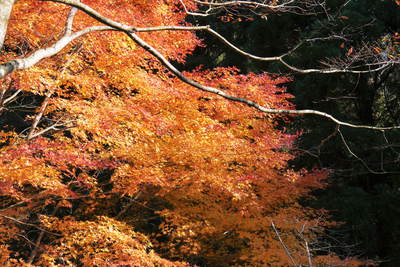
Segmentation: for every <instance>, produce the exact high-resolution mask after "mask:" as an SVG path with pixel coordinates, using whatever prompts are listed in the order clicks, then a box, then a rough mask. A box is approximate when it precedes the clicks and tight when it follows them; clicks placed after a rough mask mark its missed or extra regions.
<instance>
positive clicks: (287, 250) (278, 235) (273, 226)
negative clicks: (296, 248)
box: [271, 220, 298, 267]
mask: <svg viewBox="0 0 400 267" xmlns="http://www.w3.org/2000/svg"><path fill="white" fill-rule="evenodd" d="M271 225H272V228H273V229H274V231H275V234H276V236H277V237H278V239H279V242H280V243H281V245H282V247H283V249H284V250H285V252H286V255H287V256H288V257H289V259H290V261H291V262H292V263H293V266H295V267H296V266H298V265H297V263H296V262H295V261H294V259H293V257H292V254H290V251H289V249H288V248H287V246H286V245H285V243H284V242H283V240H282V238H281V235H280V234H279V232H278V229H276V227H275V224H274V221H272V220H271Z"/></svg>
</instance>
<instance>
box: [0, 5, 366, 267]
mask: <svg viewBox="0 0 400 267" xmlns="http://www.w3.org/2000/svg"><path fill="white" fill-rule="evenodd" d="M179 2H180V1H173V0H170V1H163V0H151V1H150V0H140V1H125V0H120V1H97V0H88V1H85V3H86V4H88V5H90V6H92V7H93V8H95V9H96V10H98V11H99V12H101V13H102V14H104V15H106V16H108V17H110V18H113V19H115V20H118V21H121V22H125V23H127V24H130V25H137V26H160V25H182V24H185V22H184V19H185V13H184V12H183V11H182V10H181V9H180V5H179ZM68 10H69V9H68V8H66V7H65V6H63V5H59V4H54V3H48V2H41V1H33V0H26V1H19V2H18V3H16V4H15V6H14V11H13V17H12V19H11V23H10V27H9V31H8V36H7V41H6V44H5V46H4V51H3V52H4V53H3V54H2V55H1V60H2V61H6V60H7V59H10V58H13V57H15V56H21V55H26V54H29V53H31V52H32V51H35V50H37V49H40V48H41V47H43V46H45V45H48V44H51V43H52V42H54V41H55V38H56V37H57V36H59V35H61V34H62V33H63V30H64V29H63V27H64V22H65V19H66V16H67V13H68ZM21 18H22V19H21ZM96 24H98V22H96V21H95V20H94V19H92V18H90V17H89V16H87V15H85V14H84V13H83V12H80V11H79V12H78V13H77V15H76V17H75V20H74V31H76V30H80V29H82V28H84V27H87V26H91V25H96ZM141 37H142V38H144V39H145V40H147V41H148V42H149V43H151V44H152V45H153V46H155V47H156V48H157V49H159V50H160V51H161V52H162V53H164V54H165V55H167V57H168V59H170V60H174V61H177V62H180V63H184V60H185V56H187V55H188V54H189V53H191V52H192V51H193V50H194V48H195V47H196V46H198V45H200V44H201V42H200V41H199V40H198V39H197V38H196V36H195V35H194V34H193V33H190V32H180V31H160V32H152V33H142V34H141ZM187 75H188V76H190V77H191V78H193V79H195V80H197V81H199V82H202V83H204V84H207V85H210V86H211V85H212V86H214V87H218V88H220V89H222V90H229V92H230V93H231V94H233V95H236V96H242V97H246V98H249V99H252V100H254V101H256V102H258V103H260V104H263V105H266V106H268V107H271V108H286V109H288V108H293V105H292V104H290V103H289V102H288V99H289V98H291V96H290V95H289V94H287V93H285V90H284V88H283V87H282V84H283V83H286V82H288V79H287V78H284V77H271V76H269V75H266V74H260V75H256V74H247V75H243V74H240V71H239V70H237V69H235V68H216V69H212V70H202V69H200V68H199V69H196V70H195V71H193V72H191V73H187ZM1 86H2V87H1V90H3V91H4V92H5V93H6V94H12V93H14V92H16V91H18V90H21V91H22V92H23V97H21V98H20V99H18V100H17V101H16V102H14V103H10V104H9V106H7V107H5V108H3V107H2V109H1V112H3V114H7V115H8V116H9V115H10V114H11V113H14V114H16V115H18V117H23V121H24V123H26V124H27V125H33V122H34V121H35V120H37V119H39V120H40V122H39V124H38V126H37V127H36V128H35V129H34V130H35V131H36V132H40V131H42V132H43V133H42V134H41V135H38V136H36V137H35V138H25V137H26V132H27V131H29V127H26V128H25V129H21V127H16V125H13V124H12V123H10V124H8V123H3V124H2V125H0V126H1V131H0V208H1V210H0V240H1V246H0V264H1V265H4V266H6V265H9V264H14V265H23V264H25V265H26V266H29V265H30V264H34V265H43V266H96V265H97V266H188V265H203V266H206V265H207V266H287V265H291V264H292V262H291V258H294V259H295V261H296V262H298V263H306V262H307V261H308V260H309V259H308V258H309V256H310V255H308V252H309V251H308V248H306V247H305V245H304V244H305V242H307V244H308V243H310V244H311V243H314V242H316V241H318V237H319V234H321V233H322V228H321V227H323V226H326V225H328V224H329V222H328V221H327V219H326V216H325V214H324V211H323V210H313V209H307V208H304V207H302V206H301V205H300V204H299V202H298V201H299V199H301V198H305V197H308V196H309V193H310V191H311V190H314V189H317V188H322V187H324V186H325V184H324V182H323V179H324V178H325V177H326V175H327V173H326V172H323V171H314V172H307V171H293V170H291V169H290V167H289V166H288V163H287V162H288V160H290V159H292V158H293V156H292V155H291V154H289V153H288V152H287V151H288V150H289V148H290V147H291V146H292V145H293V141H294V140H295V138H296V135H290V134H287V133H285V132H284V131H283V130H278V128H277V126H279V125H278V123H282V122H288V120H287V118H285V117H283V116H281V117H279V116H270V115H263V114H260V113H257V112H256V111H254V110H252V109H250V108H248V107H245V106H244V105H241V104H234V103H230V102H228V101H226V100H223V99H222V98H219V97H216V96H210V95H208V94H206V93H203V92H200V91H197V90H196V89H193V88H189V87H188V86H187V85H185V84H183V83H182V82H181V81H180V80H178V79H176V78H174V77H173V76H171V74H170V73H169V72H168V71H167V70H166V69H165V68H164V67H163V66H162V65H160V63H158V62H157V61H156V60H155V59H154V58H153V57H152V56H150V55H149V54H146V52H145V51H144V50H143V49H141V48H139V47H137V46H136V45H135V44H133V43H132V42H131V41H130V40H129V39H127V37H126V36H125V35H124V34H122V33H118V32H100V33H92V34H90V35H87V36H84V37H82V38H80V39H78V40H75V41H74V42H72V43H71V44H70V45H69V46H68V47H67V48H66V49H64V50H63V51H62V52H61V53H59V54H58V55H56V56H53V57H51V58H49V59H46V60H43V61H42V62H40V63H39V64H38V65H36V66H35V67H33V68H30V69H27V70H23V71H19V72H16V73H13V74H12V75H10V76H8V78H7V80H4V81H2V84H1ZM44 101H47V102H46V105H45V106H43V102H44ZM41 107H44V108H45V109H44V110H43V109H42V111H43V112H42V111H41ZM5 109H7V112H5V111H4V110H5ZM26 109H28V110H26ZM41 112H42V113H43V114H42V115H41V116H43V117H39V118H38V117H37V116H38V114H40V113H41ZM52 124H57V125H58V126H57V127H53V128H52V127H51V125H52ZM46 129H47V130H46ZM275 226H276V227H275ZM283 247H288V249H289V252H288V251H285V249H283ZM313 261H314V263H315V264H331V265H340V264H342V265H346V266H350V265H355V266H356V265H358V264H359V262H358V261H353V260H351V259H347V261H346V260H345V261H341V260H340V259H339V257H337V256H335V255H331V254H326V255H318V254H315V255H314V258H313Z"/></svg>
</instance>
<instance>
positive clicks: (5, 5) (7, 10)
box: [0, 0, 15, 50]
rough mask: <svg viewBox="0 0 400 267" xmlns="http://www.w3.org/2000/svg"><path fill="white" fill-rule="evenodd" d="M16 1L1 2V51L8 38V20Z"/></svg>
mask: <svg viewBox="0 0 400 267" xmlns="http://www.w3.org/2000/svg"><path fill="white" fill-rule="evenodd" d="M14 2H15V0H0V50H1V49H2V48H3V44H4V39H5V37H6V32H7V25H8V20H9V19H10V14H11V9H12V6H13V4H14Z"/></svg>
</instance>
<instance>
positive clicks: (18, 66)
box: [0, 26, 110, 79]
mask: <svg viewBox="0 0 400 267" xmlns="http://www.w3.org/2000/svg"><path fill="white" fill-rule="evenodd" d="M105 30H110V27H107V26H94V27H89V28H86V29H84V30H82V31H79V32H76V33H73V34H71V35H64V36H63V37H61V38H60V39H59V40H58V41H57V42H56V43H55V44H53V45H52V46H49V47H46V48H42V49H39V50H36V51H35V52H33V53H32V54H31V55H29V56H27V57H25V58H19V59H13V60H11V61H9V62H6V63H3V64H1V65H0V79H1V78H3V77H4V76H6V75H8V74H10V73H12V72H13V71H16V70H23V69H27V68H30V67H32V66H34V65H35V64H37V63H38V62H39V61H41V60H42V59H44V58H48V57H51V56H54V55H56V54H57V53H59V52H60V51H61V50H62V49H63V48H64V47H66V46H67V45H68V44H69V43H71V42H72V41H73V40H75V39H76V38H78V37H80V36H82V35H84V34H87V33H90V32H94V31H105Z"/></svg>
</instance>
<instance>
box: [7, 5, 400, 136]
mask: <svg viewBox="0 0 400 267" xmlns="http://www.w3.org/2000/svg"><path fill="white" fill-rule="evenodd" d="M43 1H51V2H58V3H63V4H67V5H70V6H73V7H76V8H78V9H80V10H82V11H84V12H85V13H87V14H88V15H90V16H91V17H93V18H95V19H97V20H98V21H100V22H102V23H104V24H106V25H109V27H107V26H96V27H89V28H86V29H84V30H82V31H79V32H77V33H74V34H71V35H69V34H68V33H67V34H66V35H65V36H63V37H62V38H61V39H60V40H59V41H58V42H56V43H55V44H54V45H52V46H50V47H48V48H45V49H40V50H38V51H36V52H34V53H33V54H32V55H30V56H28V57H26V58H24V59H15V60H12V61H10V62H7V63H5V64H2V65H0V78H2V77H4V76H5V75H7V74H9V73H11V72H12V71H14V70H17V69H25V68H28V67H30V66H33V65H34V64H36V63H37V62H39V61H40V60H41V59H43V58H45V57H50V56H53V55H55V54H57V53H58V52H59V51H60V50H61V49H62V48H64V47H65V46H66V45H67V44H68V43H69V42H71V41H72V40H74V39H76V38H78V37H80V36H82V35H83V34H86V33H89V32H93V31H104V30H119V31H123V32H125V33H126V34H127V35H128V36H129V37H130V38H131V39H132V40H133V41H135V42H136V43H137V44H138V45H139V46H141V47H142V48H144V49H145V50H146V51H148V52H149V53H150V54H152V55H153V56H155V57H156V58H157V59H158V60H159V61H160V62H161V63H162V64H163V65H164V66H165V67H166V68H167V69H169V70H170V71H171V72H172V73H173V74H175V75H176V76H177V77H178V78H179V79H180V80H181V81H183V82H185V83H187V84H189V85H191V86H193V87H195V88H197V89H200V90H202V91H205V92H209V93H213V94H216V95H219V96H221V97H223V98H226V99H228V100H231V101H235V102H240V103H243V104H245V105H247V106H249V107H253V108H255V109H257V110H259V111H261V112H264V113H272V114H297V115H317V116H321V117H325V118H327V119H329V120H331V121H333V122H334V123H336V124H337V125H342V126H348V127H352V128H364V129H370V130H390V129H400V126H394V127H374V126H368V125H355V124H351V123H347V122H343V121H340V120H338V119H336V118H335V117H333V116H332V115H330V114H328V113H325V112H321V111H317V110H311V109H304V110H286V109H272V108H268V107H264V106H261V105H259V104H257V103H255V102H253V101H251V100H248V99H244V98H240V97H236V96H232V95H229V94H227V93H225V92H224V91H222V90H220V89H217V88H213V87H210V86H205V85H202V84H200V83H198V82H196V81H194V80H191V79H190V78H188V77H186V76H185V75H184V74H183V73H182V72H180V71H179V70H178V69H177V68H175V67H174V66H173V65H172V64H171V62H169V61H168V60H167V59H166V58H165V57H164V56H163V55H162V54H161V53H160V52H159V51H158V50H156V49H155V48H154V47H152V46H150V45H149V44H148V43H146V42H145V41H144V40H142V39H141V38H140V37H139V36H137V35H136V34H135V33H134V32H145V31H155V30H196V29H202V30H205V29H209V27H208V26H200V27H180V26H162V27H151V28H141V29H140V28H135V27H131V26H128V25H124V24H122V23H119V22H115V21H113V20H111V19H109V18H106V17H104V16H102V15H101V14H99V13H98V12H97V11H95V10H93V9H92V8H90V7H89V6H87V5H85V4H82V3H80V2H79V1H75V0H43ZM209 31H210V32H211V33H213V34H215V36H219V37H220V39H221V40H225V39H224V38H223V37H222V36H220V35H219V34H218V33H216V32H215V31H213V30H211V29H209ZM226 43H227V44H228V45H229V46H230V47H231V48H233V49H235V50H237V51H238V52H241V53H244V54H248V53H246V52H244V51H242V50H240V49H239V48H237V47H236V46H234V45H232V44H230V43H229V42H228V41H226ZM248 55H250V54H248ZM285 55H286V54H284V55H282V56H279V57H272V58H263V59H264V60H268V61H272V60H279V61H281V62H282V63H284V64H286V65H287V66H288V67H289V66H290V65H289V64H287V63H286V62H285V61H284V60H283V57H284V56H285ZM252 58H259V57H256V56H252ZM260 59H261V58H260ZM290 67H292V66H290ZM292 68H294V69H295V70H297V71H299V72H303V73H304V72H305V73H311V72H321V73H335V72H355V73H360V72H357V71H349V70H326V71H321V70H314V69H311V70H300V69H297V68H295V67H292ZM381 68H383V66H382V67H380V68H379V69H381ZM368 72H371V70H369V71H368ZM361 73H362V72H361Z"/></svg>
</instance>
